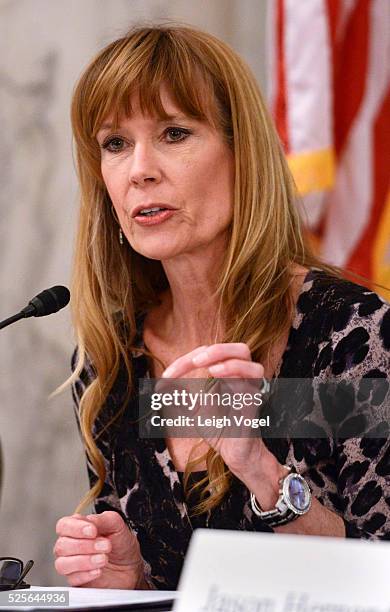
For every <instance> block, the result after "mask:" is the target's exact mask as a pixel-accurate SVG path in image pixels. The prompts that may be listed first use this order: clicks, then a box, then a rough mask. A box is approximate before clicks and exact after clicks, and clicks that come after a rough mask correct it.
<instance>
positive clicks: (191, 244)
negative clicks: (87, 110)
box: [97, 88, 234, 260]
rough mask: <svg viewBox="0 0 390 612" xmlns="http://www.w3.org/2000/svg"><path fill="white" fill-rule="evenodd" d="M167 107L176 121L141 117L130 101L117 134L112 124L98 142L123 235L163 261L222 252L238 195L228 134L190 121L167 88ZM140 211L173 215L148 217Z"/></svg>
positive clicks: (164, 95)
mask: <svg viewBox="0 0 390 612" xmlns="http://www.w3.org/2000/svg"><path fill="white" fill-rule="evenodd" d="M161 101H162V103H163V106H164V109H165V110H166V112H167V113H168V114H169V115H170V116H171V117H172V119H169V120H168V121H165V120H164V121H162V120H161V119H159V118H158V117H152V116H149V115H146V116H145V115H142V114H141V112H140V110H139V107H138V105H137V106H136V105H135V103H136V100H132V102H133V103H134V104H133V106H132V108H133V110H134V112H133V114H132V116H131V117H128V118H123V120H122V121H121V124H120V127H119V128H118V130H116V131H115V132H114V131H113V130H112V129H111V128H110V125H109V123H110V118H108V119H107V120H106V121H105V122H104V123H103V125H102V127H101V129H100V131H99V132H98V134H97V139H98V143H99V145H100V146H101V147H102V148H101V171H102V175H103V179H104V182H105V185H106V187H107V190H108V193H109V195H110V198H111V201H112V203H113V206H114V208H115V211H116V213H117V216H118V218H119V221H120V224H121V227H122V230H123V232H124V234H125V236H126V238H127V240H128V241H129V243H130V245H131V246H132V247H133V249H134V250H135V251H137V252H138V253H140V254H142V255H144V256H145V257H148V258H151V259H158V260H164V259H170V258H172V257H175V256H178V255H182V254H186V253H191V252H192V253H194V252H197V251H198V252H199V251H201V250H202V249H203V250H204V248H205V247H206V246H210V245H212V243H215V245H218V244H223V241H224V239H225V237H226V230H227V228H228V226H229V224H230V222H231V218H232V208H233V190H234V156H233V153H232V151H231V149H230V148H229V146H228V145H227V144H226V143H225V141H224V140H223V137H222V134H220V133H219V132H217V131H216V130H215V129H214V128H212V127H211V126H210V125H208V124H206V123H204V122H200V121H198V120H195V119H192V118H190V117H187V116H186V115H184V114H183V113H182V111H180V109H179V108H178V107H177V106H176V105H175V103H174V101H173V100H172V98H171V96H170V95H169V92H168V91H167V90H166V89H164V88H163V89H162V90H161ZM140 206H141V207H142V209H146V210H147V209H150V208H155V207H161V208H164V207H167V208H170V209H172V210H171V211H170V212H162V213H159V214H157V215H155V216H154V215H146V216H145V215H144V216H143V215H142V214H140V213H139V212H138V209H139V207H140ZM137 212H138V215H137V216H134V215H135V214H136V213H137Z"/></svg>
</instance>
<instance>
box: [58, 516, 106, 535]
mask: <svg viewBox="0 0 390 612" xmlns="http://www.w3.org/2000/svg"><path fill="white" fill-rule="evenodd" d="M56 533H57V535H59V536H67V537H70V538H91V539H92V538H96V536H97V529H96V527H95V526H94V525H92V524H91V523H90V521H88V520H87V519H86V518H85V517H79V516H77V515H72V516H63V517H62V518H60V519H59V520H58V521H57V524H56Z"/></svg>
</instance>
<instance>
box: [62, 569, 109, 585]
mask: <svg viewBox="0 0 390 612" xmlns="http://www.w3.org/2000/svg"><path fill="white" fill-rule="evenodd" d="M101 573H102V570H101V569H94V570H91V571H89V572H75V573H74V574H69V575H68V576H67V577H66V579H67V581H68V584H69V586H71V587H78V586H82V585H88V584H89V583H90V582H92V581H93V580H95V579H96V578H99V576H101ZM91 586H92V585H91Z"/></svg>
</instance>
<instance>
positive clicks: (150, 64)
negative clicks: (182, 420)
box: [63, 24, 340, 513]
mask: <svg viewBox="0 0 390 612" xmlns="http://www.w3.org/2000/svg"><path fill="white" fill-rule="evenodd" d="M163 84H169V88H170V93H171V95H172V97H173V99H174V100H175V101H176V103H177V105H178V107H179V108H180V109H181V110H182V111H183V112H184V113H186V114H188V115H190V116H192V117H195V118H197V119H199V120H203V121H207V122H209V124H211V125H213V126H215V127H216V128H218V130H220V133H221V134H222V135H223V137H224V138H225V139H226V142H228V143H229V146H230V147H231V148H232V150H233V153H234V159H235V183H234V207H233V217H232V222H231V226H230V227H229V230H228V231H229V236H228V238H229V239H228V246H227V251H226V256H225V258H224V262H223V267H222V269H221V273H220V277H219V282H218V286H217V287H216V290H215V296H217V298H218V303H219V304H220V313H221V316H222V315H223V320H224V323H225V333H224V334H223V337H221V338H219V340H218V341H220V342H245V343H247V344H248V346H249V348H250V351H251V354H252V358H253V360H254V361H257V362H261V361H262V360H263V359H264V358H265V357H266V355H267V354H268V351H269V350H270V347H271V346H272V345H273V344H274V343H275V342H276V341H277V340H278V338H279V337H280V336H281V333H282V332H283V331H284V330H285V329H286V324H287V323H288V322H289V321H291V317H292V313H293V308H294V299H293V295H292V289H291V284H292V280H293V279H292V274H291V264H292V263H294V264H299V265H301V266H306V267H317V268H320V269H323V270H326V271H328V272H330V273H331V274H334V275H335V276H336V277H337V276H339V275H340V274H339V271H338V270H337V269H336V268H334V267H332V266H327V265H325V264H324V263H322V262H321V260H320V259H318V258H317V257H316V256H315V255H314V254H313V252H312V250H311V248H310V245H309V243H308V241H307V239H306V238H305V234H304V231H303V228H302V225H301V220H300V217H299V214H298V211H297V205H296V199H297V198H296V189H295V186H294V182H293V179H292V176H291V174H290V171H289V169H288V166H287V163H286V160H285V156H284V154H283V150H282V147H281V144H280V141H279V138H278V136H277V133H276V131H275V128H274V126H273V123H272V120H271V118H270V116H269V113H268V111H267V108H266V105H265V103H264V101H263V98H262V96H261V93H260V91H259V88H258V86H257V84H256V80H255V78H254V76H253V75H252V73H251V71H250V69H249V68H248V66H247V65H246V64H245V62H244V61H243V60H242V59H241V58H240V57H239V56H238V55H237V54H236V53H235V52H234V51H233V50H232V49H231V48H230V47H229V46H228V45H227V44H225V43H224V42H222V41H220V40H218V39H217V38H215V37H214V36H212V35H210V34H208V33H205V32H202V31H199V30H197V29H194V28H192V27H188V26H182V25H177V24H174V25H172V24H168V25H163V26H161V25H159V26H147V27H136V28H134V29H132V30H131V31H130V32H129V33H128V34H127V35H125V36H123V37H122V38H120V39H118V40H115V41H114V42H112V43H111V44H109V45H108V46H106V47H105V48H104V49H103V50H102V51H101V52H99V53H98V54H97V55H96V57H95V58H94V59H93V60H92V62H91V63H90V64H89V65H88V67H87V68H86V69H85V71H84V72H83V74H82V76H81V78H80V80H79V82H78V84H77V85H76V88H75V91H74V96H73V101H72V110H71V117H72V126H73V132H74V139H75V153H76V164H77V171H78V177H79V182H80V191H81V201H80V215H79V225H78V233H77V238H76V245H75V254H74V263H73V276H72V283H71V289H72V312H73V322H74V328H75V332H76V340H77V346H78V353H77V363H76V368H75V370H74V373H73V375H72V376H71V377H70V378H69V379H68V380H67V381H66V382H65V383H64V385H63V386H65V385H67V384H70V383H74V382H75V381H76V379H77V378H78V376H79V375H80V372H81V371H82V369H83V367H84V365H85V363H86V360H88V362H89V363H91V364H92V365H93V370H94V374H95V376H94V379H93V381H92V382H91V383H90V384H89V385H88V386H87V388H86V390H85V392H84V393H83V395H82V397H81V401H80V406H79V410H80V423H81V431H82V436H83V440H84V444H85V447H86V452H87V455H88V458H89V461H90V462H91V464H92V465H93V467H94V469H95V470H96V472H97V474H98V480H97V482H96V484H95V485H94V486H93V487H92V488H91V489H90V491H89V492H88V493H87V494H86V495H85V496H84V498H83V500H82V501H81V502H80V504H79V506H78V509H77V510H78V511H80V510H81V509H83V508H84V507H85V506H86V505H87V504H89V503H90V502H91V501H93V499H95V498H96V497H97V496H98V495H99V493H100V491H101V489H102V486H103V482H104V478H105V466H104V462H103V458H102V456H101V454H100V452H99V451H98V449H97V446H96V440H95V439H94V436H93V426H94V422H95V420H96V418H97V417H98V415H99V412H100V411H101V410H102V408H103V406H104V403H105V400H106V398H107V396H108V394H109V392H110V390H111V388H112V386H113V384H114V381H115V379H116V378H117V375H118V371H119V367H120V363H121V360H123V363H124V365H125V368H126V370H127V373H128V393H129V394H130V393H131V391H132V388H133V385H134V382H133V380H132V363H131V357H130V352H131V350H132V349H134V348H135V346H134V341H135V335H136V315H137V313H139V312H141V311H147V310H148V309H150V308H153V307H154V306H157V305H159V304H160V303H161V302H160V299H159V295H160V294H161V292H163V291H164V290H166V289H168V288H169V284H168V280H167V277H166V275H165V273H164V269H163V266H162V264H161V262H160V261H158V260H151V259H148V258H146V257H144V256H142V255H140V254H139V253H137V252H136V251H134V250H133V249H132V247H131V246H130V245H129V244H128V243H127V242H126V243H125V245H123V246H121V245H120V244H119V241H118V224H117V221H116V219H115V218H114V216H113V214H112V210H111V201H110V198H109V195H108V193H107V190H106V187H105V184H104V182H103V178H102V175H101V170H100V149H99V146H98V143H97V140H96V134H97V132H98V130H99V128H100V126H101V124H102V122H103V121H104V119H105V118H106V117H107V116H110V117H113V118H114V123H115V122H119V119H120V117H121V116H122V115H123V114H125V115H129V116H130V115H131V112H132V109H131V106H130V98H131V96H132V94H133V93H137V95H138V99H139V104H140V107H141V111H142V112H144V113H150V114H157V115H158V116H161V117H162V118H164V119H165V118H166V114H165V111H164V108H163V106H162V103H161V99H160V87H161V86H162V85H163ZM118 317H119V319H120V320H121V321H122V322H124V323H125V324H126V330H127V331H126V334H125V335H124V334H123V333H120V330H119V329H118ZM138 350H139V349H138ZM143 352H144V354H145V355H146V356H147V357H148V358H153V357H154V358H155V359H158V357H157V356H154V355H152V354H151V353H150V352H149V351H148V350H147V349H146V348H145V349H144V350H143ZM159 362H160V364H161V365H162V366H163V367H167V366H168V365H169V364H164V363H162V362H161V360H159ZM122 408H123V407H122ZM120 413H121V409H120V408H119V407H118V416H119V414H120ZM196 446H197V445H195V447H194V448H193V449H192V451H193V453H192V454H191V457H193V455H194V454H195V449H196ZM203 460H206V465H207V476H206V477H205V478H204V479H203V480H202V481H201V482H200V483H197V484H196V485H195V487H199V489H200V491H199V493H200V502H199V503H198V505H197V506H196V508H195V509H194V513H202V512H206V511H208V510H210V509H212V508H213V507H215V506H217V505H218V504H219V503H220V502H221V500H222V498H223V497H224V495H225V494H226V492H227V491H228V490H229V487H230V482H231V473H230V472H229V469H228V467H227V466H226V465H225V464H224V462H223V460H222V458H221V456H220V455H219V454H218V452H216V451H214V450H213V449H211V448H210V450H208V452H207V453H206V454H204V455H202V456H200V457H199V456H198V457H194V458H193V459H192V460H191V461H189V463H188V465H187V466H186V471H185V480H184V481H185V487H186V492H187V494H189V493H190V491H187V485H188V477H189V473H190V470H191V469H193V467H194V466H195V465H196V464H197V463H198V462H199V461H203Z"/></svg>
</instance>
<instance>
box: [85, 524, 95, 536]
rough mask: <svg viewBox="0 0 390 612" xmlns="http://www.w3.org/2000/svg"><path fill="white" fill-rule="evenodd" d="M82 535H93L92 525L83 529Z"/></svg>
mask: <svg viewBox="0 0 390 612" xmlns="http://www.w3.org/2000/svg"><path fill="white" fill-rule="evenodd" d="M83 534H84V535H86V536H92V535H93V527H92V525H87V526H86V527H83Z"/></svg>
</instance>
